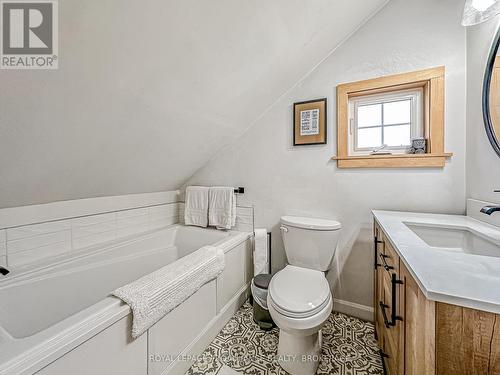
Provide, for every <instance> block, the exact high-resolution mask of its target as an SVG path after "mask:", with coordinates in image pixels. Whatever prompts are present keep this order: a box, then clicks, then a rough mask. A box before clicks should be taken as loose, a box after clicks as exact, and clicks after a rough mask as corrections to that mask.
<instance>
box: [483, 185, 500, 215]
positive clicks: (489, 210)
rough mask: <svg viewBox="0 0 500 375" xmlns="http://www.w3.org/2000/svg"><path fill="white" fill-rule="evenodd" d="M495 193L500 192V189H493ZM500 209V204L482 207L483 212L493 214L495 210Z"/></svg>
mask: <svg viewBox="0 0 500 375" xmlns="http://www.w3.org/2000/svg"><path fill="white" fill-rule="evenodd" d="M493 192H494V193H500V190H498V189H495V190H493ZM497 211H500V206H484V207H483V208H481V212H482V213H483V214H486V215H491V214H492V213H493V212H497Z"/></svg>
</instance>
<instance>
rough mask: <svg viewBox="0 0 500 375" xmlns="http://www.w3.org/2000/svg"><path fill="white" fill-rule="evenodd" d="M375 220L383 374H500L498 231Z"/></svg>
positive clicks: (427, 218)
mask: <svg viewBox="0 0 500 375" xmlns="http://www.w3.org/2000/svg"><path fill="white" fill-rule="evenodd" d="M373 215H374V256H375V261H374V270H375V271H374V288H375V293H374V295H375V297H374V309H375V329H376V335H377V339H378V342H379V346H380V350H381V356H382V359H383V362H384V367H385V371H386V373H387V374H389V375H396V374H397V375H403V374H404V375H410V374H411V375H423V374H425V375H448V374H450V375H451V374H453V375H460V374H464V375H473V374H477V375H479V374H481V375H486V374H500V228H497V227H495V226H493V225H489V224H486V223H483V222H481V221H479V220H476V219H473V218H470V217H468V216H460V215H434V214H419V213H407V212H391V211H373Z"/></svg>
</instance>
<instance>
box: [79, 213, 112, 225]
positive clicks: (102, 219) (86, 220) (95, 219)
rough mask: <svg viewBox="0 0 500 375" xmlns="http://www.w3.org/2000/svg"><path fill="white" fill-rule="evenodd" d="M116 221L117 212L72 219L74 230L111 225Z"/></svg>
mask: <svg viewBox="0 0 500 375" xmlns="http://www.w3.org/2000/svg"><path fill="white" fill-rule="evenodd" d="M115 219H116V212H109V213H106V214H99V215H91V216H85V217H79V218H76V219H72V220H71V223H72V225H73V228H75V227H84V226H89V225H95V224H101V223H109V222H113V221H114V220H115Z"/></svg>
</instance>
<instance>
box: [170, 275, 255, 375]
mask: <svg viewBox="0 0 500 375" xmlns="http://www.w3.org/2000/svg"><path fill="white" fill-rule="evenodd" d="M249 296H250V284H247V285H245V286H243V287H242V288H241V289H240V290H239V291H238V292H237V293H236V294H235V295H234V297H233V298H231V300H230V301H229V302H228V303H227V304H226V305H225V306H224V307H223V308H222V309H221V310H220V311H219V314H217V316H216V317H215V318H213V319H212V320H211V321H210V323H208V324H207V326H206V327H205V329H204V330H203V331H202V332H200V334H199V335H198V336H197V337H196V338H195V339H194V340H193V341H192V342H191V344H189V345H188V346H187V347H186V349H184V350H183V352H182V353H181V354H180V355H179V357H180V358H181V359H185V358H194V357H196V356H199V355H200V354H202V353H203V351H204V350H205V349H206V347H207V346H208V345H210V343H211V342H212V340H213V339H214V338H215V336H217V334H218V333H219V331H220V330H221V329H222V328H223V327H224V325H226V323H227V322H228V321H229V319H231V317H232V316H233V315H234V314H235V313H236V311H238V309H239V308H240V307H241V306H242V305H243V303H244V302H245V301H246V300H247V299H248V297H249ZM193 363H194V359H192V360H189V361H188V360H180V361H176V362H174V363H172V365H171V366H169V367H168V368H167V369H165V371H164V372H163V373H162V375H184V374H185V373H186V371H187V370H188V369H189V368H190V367H191V365H192V364H193Z"/></svg>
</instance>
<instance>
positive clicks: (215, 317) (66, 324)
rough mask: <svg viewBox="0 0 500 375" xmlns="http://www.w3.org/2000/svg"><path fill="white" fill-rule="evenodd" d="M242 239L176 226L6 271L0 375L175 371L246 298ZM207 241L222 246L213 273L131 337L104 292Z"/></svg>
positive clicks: (117, 304) (0, 308) (125, 312)
mask: <svg viewBox="0 0 500 375" xmlns="http://www.w3.org/2000/svg"><path fill="white" fill-rule="evenodd" d="M251 239H252V233H248V232H237V231H227V232H223V231H217V230H214V229H202V228H196V227H186V226H183V225H179V224H176V225H173V226H170V227H167V228H164V229H161V230H158V231H155V232H152V233H148V234H144V235H141V236H136V237H133V238H129V239H126V240H122V241H117V242H114V243H110V244H108V245H106V246H100V247H94V248H88V249H85V250H83V251H81V252H80V253H79V254H77V255H73V256H72V257H71V258H64V257H63V258H59V259H56V260H53V262H52V263H51V264H49V265H45V266H40V267H38V268H35V269H29V270H19V271H16V270H13V272H12V275H9V276H8V277H7V278H5V280H2V281H0V374H2V375H4V374H5V375H7V374H8V375H11V374H35V373H39V374H40V375H42V374H50V375H52V374H63V373H72V374H80V373H81V374H90V373H93V374H100V373H102V374H105V373H120V374H121V375H122V374H129V373H130V374H134V375H140V374H143V375H153V374H158V375H159V374H167V373H182V372H183V371H185V369H187V368H188V367H189V364H190V360H183V359H182V357H181V355H182V354H183V353H187V351H188V350H189V351H190V353H191V354H199V353H198V352H199V351H200V350H202V347H203V346H204V345H205V344H206V343H208V342H209V341H210V339H211V338H212V336H213V335H214V333H216V331H217V328H218V327H220V326H222V324H223V323H224V322H225V321H226V320H227V319H228V318H229V317H230V315H231V314H232V312H234V311H235V310H236V309H237V307H239V305H240V304H241V303H242V302H243V301H244V299H245V298H246V296H247V293H248V284H249V281H250V279H251V269H252V268H251V252H252V251H251V247H252V246H251V245H252V244H251ZM208 244H213V245H217V246H219V247H221V248H223V249H224V252H225V255H226V268H225V270H224V272H223V273H222V275H221V276H219V277H218V278H217V279H216V280H213V281H211V282H209V283H207V284H205V286H203V287H202V288H201V289H200V290H199V291H198V292H196V293H195V294H194V295H193V296H191V297H190V298H189V299H188V300H186V301H185V302H184V303H182V304H181V305H180V306H178V307H177V308H176V309H174V310H173V311H171V312H170V313H169V314H167V315H166V316H165V317H164V318H163V319H162V320H161V321H160V322H158V323H157V324H156V325H155V326H153V327H151V328H150V329H149V330H148V332H147V333H145V334H144V335H142V336H141V337H139V338H138V339H136V340H132V339H131V337H130V325H131V312H130V309H129V307H128V305H126V304H124V303H122V302H121V301H120V300H119V299H117V298H115V297H113V296H110V292H112V291H113V290H114V289H116V288H118V287H119V286H122V285H125V284H128V283H130V282H131V281H134V280H136V279H138V278H140V277H142V276H144V275H146V274H148V273H151V272H152V271H154V270H156V269H158V268H161V267H163V266H165V265H167V264H169V263H172V262H175V261H176V260H178V259H180V258H182V257H183V256H185V255H187V254H189V253H191V252H193V251H195V250H197V249H199V248H200V247H202V246H204V245H208ZM202 306H204V307H203V308H204V309H205V310H206V312H208V313H205V311H204V312H203V313H201V312H200V308H202ZM188 317H189V319H187V318H188ZM183 326H184V328H182V329H179V327H183ZM162 330H163V331H166V332H162ZM156 331H158V332H156ZM200 332H201V333H203V334H201V335H200ZM169 336H170V337H169ZM79 351H80V352H81V353H80V354H78V352H79ZM187 357H188V356H186V358H187Z"/></svg>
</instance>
